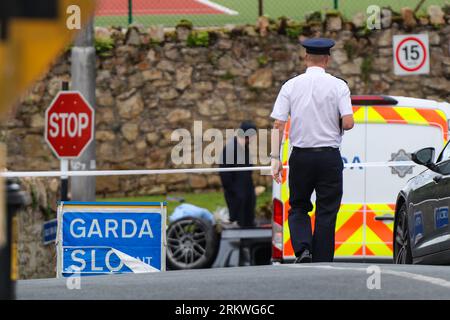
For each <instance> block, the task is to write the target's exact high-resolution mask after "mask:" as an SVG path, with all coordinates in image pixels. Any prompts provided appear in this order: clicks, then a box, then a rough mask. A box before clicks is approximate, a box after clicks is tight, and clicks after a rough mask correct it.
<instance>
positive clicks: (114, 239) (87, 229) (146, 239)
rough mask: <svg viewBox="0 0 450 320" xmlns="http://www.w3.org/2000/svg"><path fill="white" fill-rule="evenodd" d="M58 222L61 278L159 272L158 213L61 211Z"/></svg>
mask: <svg viewBox="0 0 450 320" xmlns="http://www.w3.org/2000/svg"><path fill="white" fill-rule="evenodd" d="M61 223H62V228H61V230H62V247H61V248H60V250H61V259H62V261H61V262H62V263H61V268H62V272H61V273H62V275H64V276H69V275H71V274H74V273H80V274H108V273H131V272H134V273H140V272H154V271H160V270H162V267H163V261H162V259H163V255H162V250H163V248H162V232H161V230H162V217H161V215H160V214H155V213H148V212H147V213H146V212H120V211H117V212H83V211H79V212H64V213H63V215H62V219H61Z"/></svg>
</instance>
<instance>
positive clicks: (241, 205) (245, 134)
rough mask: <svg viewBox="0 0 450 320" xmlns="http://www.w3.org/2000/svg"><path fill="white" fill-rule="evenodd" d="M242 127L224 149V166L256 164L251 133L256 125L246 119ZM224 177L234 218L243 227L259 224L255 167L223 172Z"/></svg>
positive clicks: (232, 217) (227, 198)
mask: <svg viewBox="0 0 450 320" xmlns="http://www.w3.org/2000/svg"><path fill="white" fill-rule="evenodd" d="M240 129H242V130H238V134H237V135H236V136H235V137H233V139H230V141H228V142H227V144H226V146H225V147H224V149H223V153H222V158H221V160H222V163H221V164H220V167H221V168H231V167H251V166H252V164H251V161H250V151H249V149H250V148H249V143H250V137H251V136H254V135H256V126H255V125H254V124H253V123H252V122H250V121H244V122H242V124H241V127H240ZM220 179H221V181H222V186H223V189H224V193H225V201H226V203H227V206H228V211H229V213H230V222H231V223H233V222H236V223H237V224H238V225H239V226H240V227H253V226H255V206H256V195H255V187H254V185H253V179H252V171H228V172H221V173H220Z"/></svg>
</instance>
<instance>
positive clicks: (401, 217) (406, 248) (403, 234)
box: [394, 204, 412, 264]
mask: <svg viewBox="0 0 450 320" xmlns="http://www.w3.org/2000/svg"><path fill="white" fill-rule="evenodd" d="M394 230H395V232H394V263H396V264H412V253H411V239H410V235H409V228H408V217H407V213H406V204H403V205H402V206H401V207H400V210H399V211H398V212H397V214H396V216H395V226H394Z"/></svg>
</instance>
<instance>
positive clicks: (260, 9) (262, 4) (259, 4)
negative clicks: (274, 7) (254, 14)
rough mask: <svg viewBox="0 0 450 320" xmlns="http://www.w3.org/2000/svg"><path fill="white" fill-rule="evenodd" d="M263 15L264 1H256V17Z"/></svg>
mask: <svg viewBox="0 0 450 320" xmlns="http://www.w3.org/2000/svg"><path fill="white" fill-rule="evenodd" d="M263 15H264V0H258V17H262V16H263Z"/></svg>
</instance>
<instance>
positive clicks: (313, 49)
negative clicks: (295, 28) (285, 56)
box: [301, 38, 336, 55]
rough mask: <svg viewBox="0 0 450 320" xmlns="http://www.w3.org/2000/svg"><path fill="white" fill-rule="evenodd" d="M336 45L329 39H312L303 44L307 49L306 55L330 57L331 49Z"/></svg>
mask: <svg viewBox="0 0 450 320" xmlns="http://www.w3.org/2000/svg"><path fill="white" fill-rule="evenodd" d="M335 44H336V43H335V42H334V41H333V40H331V39H327V38H312V39H307V40H305V41H303V42H302V43H301V45H302V46H304V47H305V48H306V53H309V54H320V55H325V54H327V55H330V49H331V48H332V47H334V45H335Z"/></svg>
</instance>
